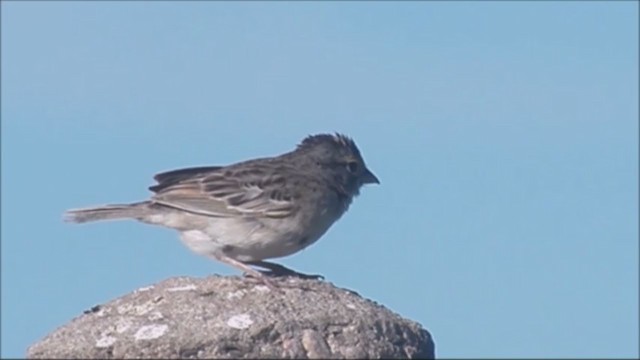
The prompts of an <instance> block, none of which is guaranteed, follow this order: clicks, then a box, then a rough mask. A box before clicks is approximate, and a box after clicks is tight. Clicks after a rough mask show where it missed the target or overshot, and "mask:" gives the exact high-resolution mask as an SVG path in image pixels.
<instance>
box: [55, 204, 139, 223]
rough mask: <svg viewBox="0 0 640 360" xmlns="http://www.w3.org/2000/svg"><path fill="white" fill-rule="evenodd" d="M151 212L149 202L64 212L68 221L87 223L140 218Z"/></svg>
mask: <svg viewBox="0 0 640 360" xmlns="http://www.w3.org/2000/svg"><path fill="white" fill-rule="evenodd" d="M148 213H149V202H148V201H142V202H137V203H132V204H114V205H103V206H96V207H93V208H86V209H71V210H68V211H67V212H65V213H64V220H65V221H67V222H75V223H85V222H90V221H101V220H120V219H139V218H141V217H143V216H144V215H146V214H148Z"/></svg>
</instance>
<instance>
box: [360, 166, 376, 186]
mask: <svg viewBox="0 0 640 360" xmlns="http://www.w3.org/2000/svg"><path fill="white" fill-rule="evenodd" d="M362 183H363V184H380V180H378V178H377V177H376V176H375V175H373V173H372V172H371V171H370V170H369V169H367V170H366V171H365V172H364V173H363V174H362Z"/></svg>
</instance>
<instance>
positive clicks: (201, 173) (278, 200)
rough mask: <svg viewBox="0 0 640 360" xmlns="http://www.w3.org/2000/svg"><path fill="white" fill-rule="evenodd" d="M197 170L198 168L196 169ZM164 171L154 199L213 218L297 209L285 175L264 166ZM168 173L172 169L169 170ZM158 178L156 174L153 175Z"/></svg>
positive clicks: (282, 214)
mask: <svg viewBox="0 0 640 360" xmlns="http://www.w3.org/2000/svg"><path fill="white" fill-rule="evenodd" d="M196 169H197V170H196ZM185 170H186V171H181V170H176V171H175V172H174V174H173V176H168V177H167V176H166V174H167V173H164V174H165V175H163V176H162V177H160V180H164V182H160V183H159V184H158V185H155V186H153V187H152V190H153V191H155V192H156V194H155V195H154V196H153V200H154V201H156V202H158V203H161V204H164V205H167V206H171V207H174V208H178V209H182V210H185V211H189V212H193V213H198V214H201V215H207V216H215V217H229V216H265V217H272V218H279V217H285V216H289V215H291V214H292V213H294V212H295V211H296V210H297V207H296V206H295V205H294V203H293V199H294V197H295V194H292V193H290V191H288V190H287V188H286V187H285V185H286V181H285V179H284V177H282V176H280V175H277V174H270V173H268V172H267V170H266V169H264V168H259V167H252V168H251V169H246V167H237V168H235V169H232V168H226V169H225V170H224V171H220V168H208V169H207V168H195V169H185ZM170 173H171V172H170ZM156 178H157V177H156Z"/></svg>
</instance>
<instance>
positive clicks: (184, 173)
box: [149, 166, 222, 192]
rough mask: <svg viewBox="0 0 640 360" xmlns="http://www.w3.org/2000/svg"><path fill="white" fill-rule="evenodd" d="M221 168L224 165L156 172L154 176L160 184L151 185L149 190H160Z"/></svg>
mask: <svg viewBox="0 0 640 360" xmlns="http://www.w3.org/2000/svg"><path fill="white" fill-rule="evenodd" d="M220 169H222V166H200V167H192V168H186V169H177V170H171V171H165V172H162V173H159V174H156V175H155V176H154V177H153V179H154V180H155V181H157V182H158V184H156V185H153V186H150V187H149V190H151V191H153V192H158V191H161V190H162V189H165V188H167V187H169V186H171V185H174V184H177V183H179V182H181V181H182V180H188V179H190V178H195V177H198V176H199V175H205V174H208V173H211V172H213V171H216V170H220Z"/></svg>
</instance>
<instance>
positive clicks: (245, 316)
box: [27, 276, 434, 359]
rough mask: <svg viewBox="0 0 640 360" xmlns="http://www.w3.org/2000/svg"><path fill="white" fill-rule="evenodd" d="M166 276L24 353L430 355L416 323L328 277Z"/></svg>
mask: <svg viewBox="0 0 640 360" xmlns="http://www.w3.org/2000/svg"><path fill="white" fill-rule="evenodd" d="M275 282H276V284H278V286H279V288H281V289H282V291H281V292H276V291H272V290H270V289H269V288H267V287H266V286H264V285H260V284H257V283H256V282H255V280H254V279H247V278H242V277H222V276H210V277H206V278H188V277H180V278H171V279H168V280H165V281H162V282H160V283H158V284H155V285H152V286H148V287H145V288H141V289H138V290H136V291H134V292H132V293H130V294H127V295H125V296H122V297H120V298H117V299H115V300H113V301H110V302H108V303H106V304H103V305H100V306H95V307H94V308H92V309H90V310H87V311H85V313H84V314H83V315H80V316H79V317H77V318H75V319H73V320H72V321H71V322H69V323H68V324H66V325H64V326H62V327H60V328H58V329H56V330H55V331H53V332H52V333H51V334H49V335H47V336H46V337H45V338H44V339H42V340H40V341H39V342H37V343H35V344H33V345H32V346H31V347H30V348H29V349H28V351H27V357H28V358H66V359H72V358H74V359H78V358H83V359H92V358H93V359H95V358H107V359H112V358H164V359H171V358H186V359H202V358H296V359H303V358H433V357H434V344H433V341H432V339H431V336H430V334H429V333H428V332H427V331H426V330H424V329H423V328H422V327H421V326H420V325H419V324H417V323H415V322H413V321H410V320H406V319H403V318H401V317H400V316H398V315H397V314H395V313H393V312H391V311H389V310H388V309H386V308H384V307H383V306H380V305H378V304H376V303H375V302H373V301H370V300H367V299H364V298H362V297H360V296H359V295H358V294H356V293H353V292H351V291H348V290H346V289H340V288H337V287H335V286H333V285H332V284H330V283H328V282H324V281H318V280H303V279H297V278H295V279H294V278H283V279H277V280H276V281H275Z"/></svg>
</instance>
